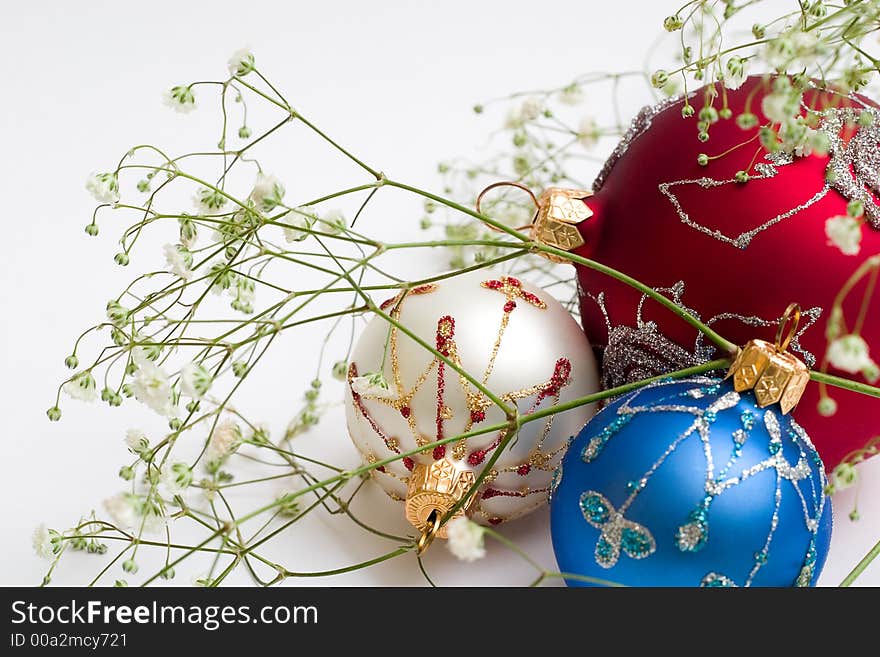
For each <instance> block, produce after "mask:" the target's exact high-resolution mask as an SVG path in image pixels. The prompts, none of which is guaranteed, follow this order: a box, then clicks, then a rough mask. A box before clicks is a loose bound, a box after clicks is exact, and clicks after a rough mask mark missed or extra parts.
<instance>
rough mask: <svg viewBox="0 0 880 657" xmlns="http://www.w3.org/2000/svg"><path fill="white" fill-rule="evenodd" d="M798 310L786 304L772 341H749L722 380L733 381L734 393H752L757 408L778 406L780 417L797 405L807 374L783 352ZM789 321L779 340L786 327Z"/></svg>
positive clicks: (792, 357)
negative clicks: (780, 412)
mask: <svg viewBox="0 0 880 657" xmlns="http://www.w3.org/2000/svg"><path fill="white" fill-rule="evenodd" d="M800 318H801V309H800V306H798V305H797V304H796V303H792V304H789V306H788V308H786V309H785V313H783V315H782V319H780V320H779V328H778V329H777V331H776V341H775V342H773V343H770V342H767V341H766V340H750V341H749V342H748V343H746V345H745V346H744V347H743V348H742V349H740V350H739V352H738V353H737V355H736V359H735V360H734V361H733V364H732V365H731V366H730V370H729V371H728V372H727V376H726V377H725V378H729V377H731V376H732V377H733V387H734V389H735V390H736V391H737V392H743V391H745V390H753V391H754V393H755V399H757V401H758V407H759V408H764V407H765V406H770V405H771V404H775V403H777V402H778V403H779V406H780V407H781V409H782V413H783V414H787V413H789V412H790V411H791V410H792V409H793V408H794V407H795V406H797V403H798V402H799V401H800V399H801V396H803V394H804V390H805V389H806V387H807V383H808V382H809V380H810V372H809V370H808V369H807V366H806V365H805V364H804V363H803V362H802V361H801V360H799V359H798V358H797V357H796V356H794V354H792V353H790V352H788V351H786V349H788V345H789V344H790V343H791V340H792V338H793V337H794V336H795V335H796V332H797V326H798V322H800ZM789 320H790V321H791V326H790V327H789V330H788V333H787V334H786V335H785V338H784V339H783V337H782V336H783V333H784V331H785V327H786V325H787V324H788V323H789Z"/></svg>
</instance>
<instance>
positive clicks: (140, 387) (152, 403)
mask: <svg viewBox="0 0 880 657" xmlns="http://www.w3.org/2000/svg"><path fill="white" fill-rule="evenodd" d="M131 387H132V390H133V391H134V397H135V399H137V400H138V401H139V402H141V403H142V404H145V405H147V406H149V407H150V408H152V409H153V410H154V411H156V413H158V414H159V415H164V416H166V417H173V416H175V415H177V409H176V408H175V406H174V392H173V390H172V389H171V383H170V382H169V381H168V375H167V374H165V372H164V371H163V370H162V368H160V367H159V366H158V365H156V363H154V362H153V361H151V360H146V359H143V360H141V362H140V363H138V370H137V373H136V374H135V377H134V380H133V381H132V384H131Z"/></svg>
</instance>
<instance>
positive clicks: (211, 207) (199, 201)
mask: <svg viewBox="0 0 880 657" xmlns="http://www.w3.org/2000/svg"><path fill="white" fill-rule="evenodd" d="M193 204H194V205H195V206H196V208H198V210H199V212H201V213H202V214H211V213H214V212H216V211H217V210H219V209H220V208H222V207H223V206H224V205H226V197H225V196H223V194H221V193H220V191H219V190H216V189H208V188H207V187H203V188H202V189H200V190H199V191H198V192H196V195H195V196H193Z"/></svg>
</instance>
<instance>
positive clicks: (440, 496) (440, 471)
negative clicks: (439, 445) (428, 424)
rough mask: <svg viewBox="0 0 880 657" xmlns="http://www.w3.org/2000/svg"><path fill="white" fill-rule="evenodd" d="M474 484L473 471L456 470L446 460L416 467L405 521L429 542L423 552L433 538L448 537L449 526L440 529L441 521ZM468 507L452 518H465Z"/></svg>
mask: <svg viewBox="0 0 880 657" xmlns="http://www.w3.org/2000/svg"><path fill="white" fill-rule="evenodd" d="M475 481H476V476H475V475H474V473H473V472H471V471H470V470H464V469H461V468H458V467H456V465H455V464H454V463H453V462H452V461H450V460H449V459H447V458H442V459H439V460H437V461H434V462H433V463H429V464H425V463H416V464H415V467H413V471H412V474H411V475H410V478H409V485H408V486H407V491H406V519H407V520H408V521H409V522H410V524H412V525H413V527H415V528H416V529H418V530H419V531H421V532H422V539H427V541H426V544H425V545H424V547H422V548H421V549H420V551H422V550H424V549H425V548H427V547H428V545H429V544H430V542H431V541H432V540H433V539H434V536H439V537H440V538H446V525H443V526H442V527H441V526H440V520H441V519H442V518H443V517H445V516H446V514H447V513H449V512H450V511H451V510H452V507H454V506H455V505H456V504H458V502H459V501H461V500H462V499H463V498H464V496H465V494H466V493H467V492H468V490H469V489H470V487H471V486H473V485H474V482H475ZM473 499H474V498H473V497H471V500H473ZM467 506H468V505H465V506H464V507H462V508H460V509H459V510H458V511H456V512H455V515H454V516H453V517H452V518H459V517H461V516H464V515H465V512H466V507H467ZM452 518H451V519H452ZM421 543H422V541H421V540H420V545H421Z"/></svg>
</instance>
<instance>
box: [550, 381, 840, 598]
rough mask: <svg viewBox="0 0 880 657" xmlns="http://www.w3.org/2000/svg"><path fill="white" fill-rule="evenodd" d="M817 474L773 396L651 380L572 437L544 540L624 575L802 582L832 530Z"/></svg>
mask: <svg viewBox="0 0 880 657" xmlns="http://www.w3.org/2000/svg"><path fill="white" fill-rule="evenodd" d="M825 484H826V479H825V469H824V467H823V465H822V461H821V459H820V458H819V455H818V453H817V452H816V450H815V448H814V447H813V444H812V443H811V442H810V438H809V436H807V434H806V433H805V432H804V430H803V429H802V428H801V427H800V426H798V424H797V423H796V422H795V421H794V420H793V419H791V417H790V416H788V415H783V414H782V412H781V410H780V409H779V406H778V405H774V406H771V407H769V408H759V407H758V404H757V401H756V399H755V396H754V393H753V392H751V391H748V392H736V390H734V386H733V384H732V383H730V382H727V381H721V380H719V379H714V378H706V377H698V378H691V379H683V380H680V381H664V382H659V383H655V384H652V385H648V386H645V387H644V388H640V389H639V390H637V391H635V392H632V393H628V394H626V395H622V396H621V397H620V398H618V399H617V400H616V401H614V402H613V403H612V404H610V405H609V406H607V407H606V408H605V409H603V410H602V411H601V412H600V413H599V414H598V415H596V416H595V417H594V418H593V419H592V420H591V421H590V422H589V423H588V424H587V425H586V426H585V427H584V428H583V429H582V430H581V432H580V434H579V435H578V436H577V438H576V439H575V440H574V441H573V442H572V444H571V446H570V447H569V450H568V453H567V454H566V455H565V458H564V459H563V461H562V464H561V466H560V468H559V470H558V471H557V472H556V476H555V477H554V481H553V484H552V486H551V502H550V507H551V528H552V534H553V549H554V551H555V552H556V560H557V562H558V564H559V569H560V571H562V572H563V573H572V574H579V575H585V576H588V577H593V578H599V579H603V580H611V581H613V582H618V583H621V584H626V585H630V586H810V585H813V584H815V581H816V579H817V578H818V576H819V573H820V572H821V570H822V566H823V565H824V563H825V557H826V555H827V553H828V546H829V543H830V540H831V501H830V499H829V498H828V497H827V496H826V495H825V493H824V489H825ZM567 581H568V584H569V585H570V586H582V585H584V582H581V581H577V580H575V579H573V578H569V579H568V580H567Z"/></svg>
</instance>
